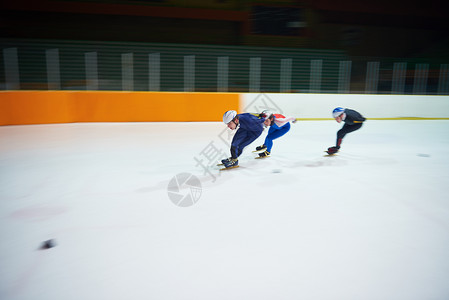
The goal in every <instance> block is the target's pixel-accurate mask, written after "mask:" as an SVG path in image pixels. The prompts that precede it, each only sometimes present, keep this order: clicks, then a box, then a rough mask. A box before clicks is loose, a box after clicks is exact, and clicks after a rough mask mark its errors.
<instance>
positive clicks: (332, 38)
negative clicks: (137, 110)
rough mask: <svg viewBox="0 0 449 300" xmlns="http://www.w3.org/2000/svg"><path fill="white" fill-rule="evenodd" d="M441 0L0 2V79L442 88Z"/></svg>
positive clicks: (446, 50) (448, 87)
mask: <svg viewBox="0 0 449 300" xmlns="http://www.w3.org/2000/svg"><path fill="white" fill-rule="evenodd" d="M447 8H448V5H447V3H444V2H443V1H437V0H429V1H424V2H423V1H417V0H411V1H402V0H401V1H387V0H380V1H356V0H346V1H330V0H313V1H312V0H303V1H294V0H284V1H265V0H257V1H256V0H189V1H185V0H134V1H126V0H116V1H114V0H85V1H77V0H48V1H45V0H39V1H25V0H16V1H3V2H2V3H1V14H0V32H1V34H0V44H1V48H2V55H3V59H1V61H0V69H1V71H0V89H3V90H112V91H114V90H126V91H184V92H191V91H195V92H203V91H207V92H272V93H279V92H280V93H286V92H287V93H372V94H423V95H424V94H426V95H433V94H438V95H447V94H449V76H448V73H449V18H448V9H447Z"/></svg>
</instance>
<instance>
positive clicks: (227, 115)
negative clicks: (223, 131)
mask: <svg viewBox="0 0 449 300" xmlns="http://www.w3.org/2000/svg"><path fill="white" fill-rule="evenodd" d="M236 116H237V112H236V111H235V110H228V111H227V112H225V113H224V115H223V123H225V124H226V125H228V123H229V122H231V121H232V120H234V118H235V117H236Z"/></svg>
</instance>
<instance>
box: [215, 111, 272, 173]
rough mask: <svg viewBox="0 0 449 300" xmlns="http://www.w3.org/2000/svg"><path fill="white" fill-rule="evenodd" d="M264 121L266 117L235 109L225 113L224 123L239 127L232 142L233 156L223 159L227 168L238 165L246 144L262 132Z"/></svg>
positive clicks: (232, 128)
mask: <svg viewBox="0 0 449 300" xmlns="http://www.w3.org/2000/svg"><path fill="white" fill-rule="evenodd" d="M264 122H267V121H266V119H265V118H263V117H258V116H255V115H253V114H250V113H244V114H237V112H236V111H235V110H229V111H227V112H225V113H224V115H223V123H225V124H226V125H227V126H228V128H229V129H231V130H235V129H237V132H236V133H235V135H234V137H233V138H232V142H231V157H230V158H226V159H223V160H222V161H221V162H222V163H223V165H224V166H225V167H226V168H230V167H236V166H238V164H239V161H238V157H239V156H240V155H241V154H242V152H243V149H244V148H245V147H246V146H248V145H249V144H251V143H252V142H253V141H254V140H256V139H257V138H258V137H259V136H260V135H261V134H262V131H263V129H264ZM267 123H268V122H267Z"/></svg>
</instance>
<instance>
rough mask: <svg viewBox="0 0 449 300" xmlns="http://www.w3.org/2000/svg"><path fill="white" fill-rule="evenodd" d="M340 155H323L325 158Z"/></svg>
mask: <svg viewBox="0 0 449 300" xmlns="http://www.w3.org/2000/svg"><path fill="white" fill-rule="evenodd" d="M337 155H338V154H337V153H333V154H325V155H323V156H324V157H331V156H337Z"/></svg>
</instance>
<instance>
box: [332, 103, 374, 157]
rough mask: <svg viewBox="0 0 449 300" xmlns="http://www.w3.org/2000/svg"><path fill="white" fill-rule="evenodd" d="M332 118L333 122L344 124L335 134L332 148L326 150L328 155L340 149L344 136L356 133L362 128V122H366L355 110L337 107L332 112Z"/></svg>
mask: <svg viewBox="0 0 449 300" xmlns="http://www.w3.org/2000/svg"><path fill="white" fill-rule="evenodd" d="M332 116H333V117H334V119H335V121H337V122H338V123H341V122H342V121H343V122H344V123H345V124H344V125H343V127H342V128H341V129H340V130H339V131H338V132H337V143H336V145H335V146H333V147H329V148H328V149H327V151H326V152H327V153H328V154H335V153H337V152H338V150H339V149H340V145H341V142H342V140H343V138H344V137H345V135H346V134H348V133H350V132H353V131H356V130H358V129H360V127H362V124H363V122H364V121H365V120H366V119H365V118H364V117H363V116H362V115H361V114H360V113H358V112H357V111H355V110H352V109H348V108H342V107H337V108H335V109H334V110H333V111H332Z"/></svg>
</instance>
